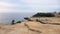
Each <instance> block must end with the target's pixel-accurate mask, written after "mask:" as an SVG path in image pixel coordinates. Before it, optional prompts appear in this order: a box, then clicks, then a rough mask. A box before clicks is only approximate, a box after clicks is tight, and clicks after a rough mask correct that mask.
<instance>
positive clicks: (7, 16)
mask: <svg viewBox="0 0 60 34" xmlns="http://www.w3.org/2000/svg"><path fill="white" fill-rule="evenodd" d="M34 14H35V13H32V12H31V13H30V12H29V13H28V12H25V13H22V12H21V13H0V24H1V23H2V24H11V22H12V20H15V22H17V21H22V20H24V17H31V16H32V15H34Z"/></svg>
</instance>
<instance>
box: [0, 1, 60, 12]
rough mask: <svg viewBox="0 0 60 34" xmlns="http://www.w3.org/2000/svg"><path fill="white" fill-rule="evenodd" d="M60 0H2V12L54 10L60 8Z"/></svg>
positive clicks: (0, 10) (0, 9)
mask: <svg viewBox="0 0 60 34" xmlns="http://www.w3.org/2000/svg"><path fill="white" fill-rule="evenodd" d="M59 1H60V0H0V12H38V11H41V12H43V11H50V10H52V11H53V10H56V9H60V2H59ZM57 11H60V10H57Z"/></svg>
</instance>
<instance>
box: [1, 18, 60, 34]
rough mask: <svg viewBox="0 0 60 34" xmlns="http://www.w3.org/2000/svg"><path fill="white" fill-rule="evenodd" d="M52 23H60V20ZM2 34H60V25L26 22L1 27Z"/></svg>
mask: <svg viewBox="0 0 60 34" xmlns="http://www.w3.org/2000/svg"><path fill="white" fill-rule="evenodd" d="M53 19H54V20H52V18H51V19H50V20H52V22H54V21H55V22H60V18H53ZM0 34H60V25H53V24H42V23H40V22H36V21H25V22H22V23H17V24H14V25H2V24H1V25H0Z"/></svg>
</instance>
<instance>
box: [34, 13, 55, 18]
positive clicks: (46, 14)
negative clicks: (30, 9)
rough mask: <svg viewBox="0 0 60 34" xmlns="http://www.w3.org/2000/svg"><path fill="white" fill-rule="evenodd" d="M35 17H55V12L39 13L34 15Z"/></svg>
mask: <svg viewBox="0 0 60 34" xmlns="http://www.w3.org/2000/svg"><path fill="white" fill-rule="evenodd" d="M33 17H54V14H52V13H37V14H35V15H33Z"/></svg>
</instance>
